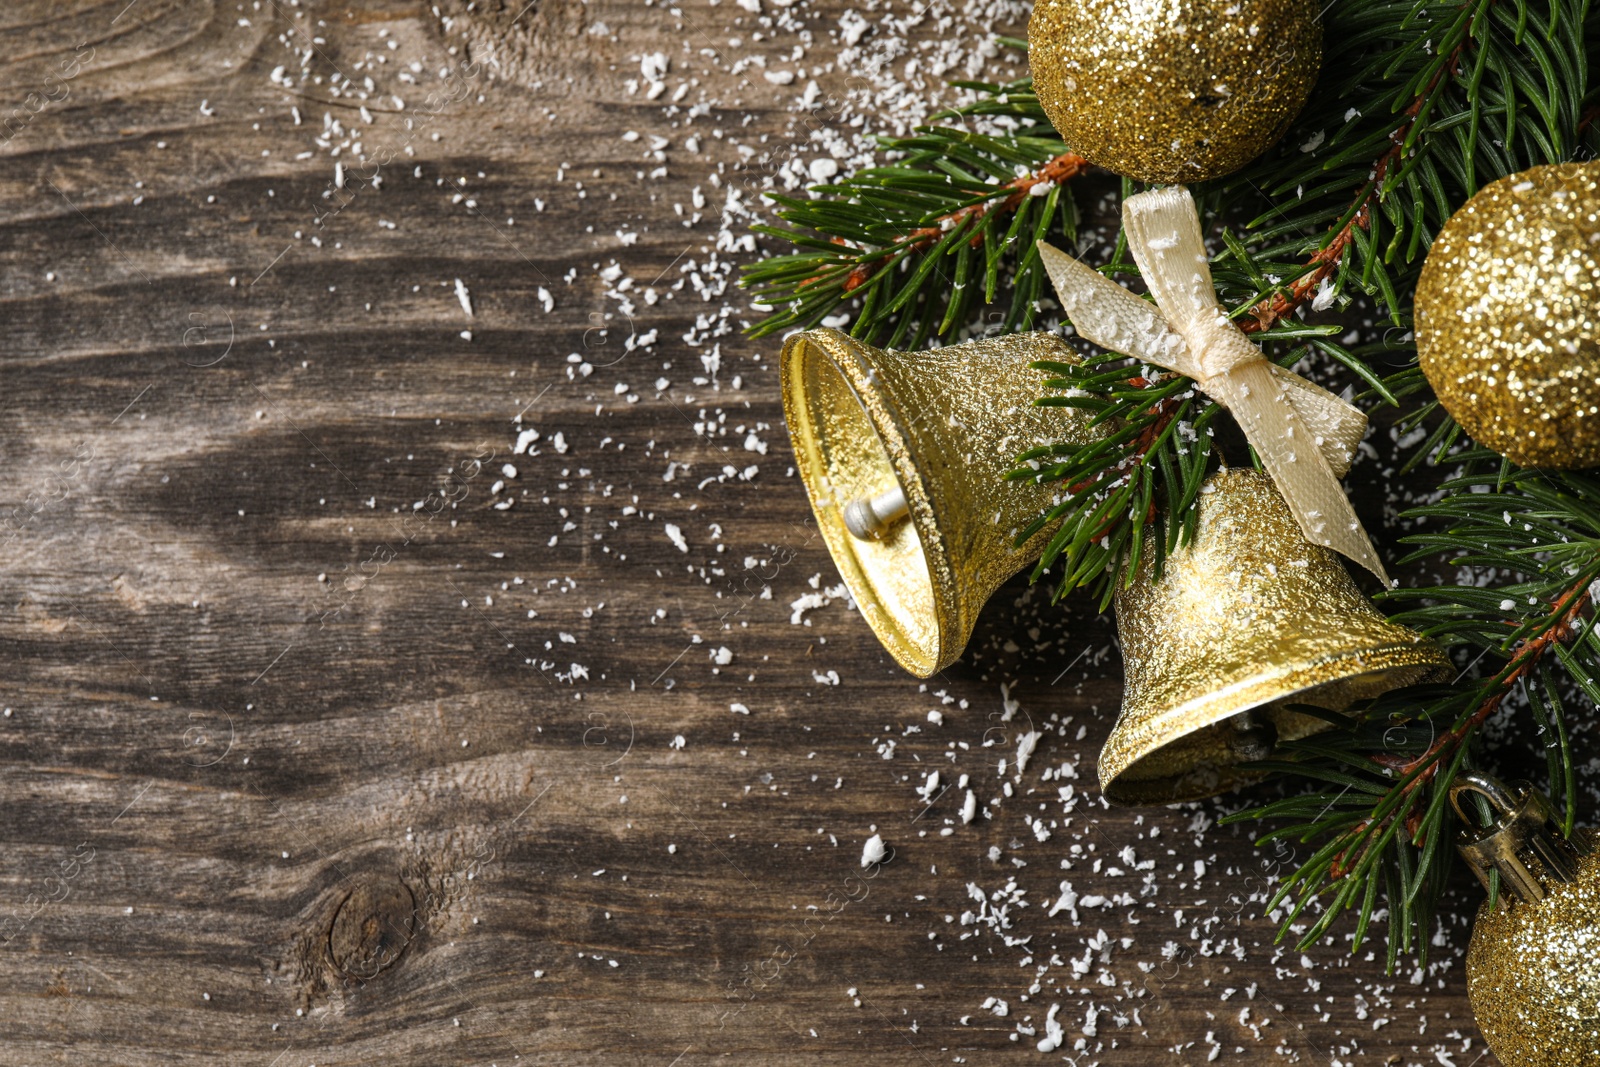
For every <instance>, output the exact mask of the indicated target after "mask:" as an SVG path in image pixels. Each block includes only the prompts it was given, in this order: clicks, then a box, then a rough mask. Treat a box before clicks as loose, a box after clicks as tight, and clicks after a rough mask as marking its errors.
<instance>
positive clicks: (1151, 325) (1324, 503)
mask: <svg viewBox="0 0 1600 1067" xmlns="http://www.w3.org/2000/svg"><path fill="white" fill-rule="evenodd" d="M1122 222H1123V226H1124V228H1125V229H1126V231H1127V234H1128V247H1129V248H1130V249H1131V250H1132V251H1133V258H1134V260H1135V261H1136V262H1137V263H1138V264H1139V271H1140V273H1141V274H1142V275H1143V276H1144V281H1145V284H1146V285H1147V286H1149V289H1150V293H1151V295H1152V296H1154V297H1155V305H1154V306H1152V305H1151V304H1150V303H1149V302H1148V301H1145V300H1142V299H1140V298H1139V297H1137V296H1135V295H1134V294H1132V293H1130V292H1128V290H1126V289H1124V288H1123V287H1122V286H1120V285H1118V284H1117V283H1116V282H1114V281H1112V280H1111V279H1109V278H1107V277H1106V276H1105V275H1103V274H1101V273H1100V272H1099V271H1096V270H1093V269H1091V268H1089V267H1087V266H1085V265H1084V264H1083V263H1081V262H1079V261H1078V260H1076V259H1074V258H1072V257H1071V256H1069V255H1067V254H1066V253H1065V252H1061V251H1059V250H1057V249H1055V248H1052V247H1051V246H1050V245H1047V244H1045V243H1044V242H1043V241H1041V242H1039V256H1040V259H1041V260H1043V262H1044V266H1045V270H1047V271H1048V272H1049V273H1050V281H1051V283H1052V284H1053V285H1054V286H1055V290H1056V295H1057V296H1058V298H1059V299H1060V301H1061V306H1062V308H1063V309H1064V310H1065V311H1066V313H1067V316H1068V317H1069V318H1070V319H1071V320H1072V325H1073V327H1074V328H1075V329H1076V330H1077V331H1078V333H1079V334H1081V335H1082V336H1083V337H1086V338H1088V339H1089V340H1090V341H1092V342H1093V343H1095V344H1097V345H1099V346H1100V347H1101V348H1105V349H1107V350H1109V351H1112V352H1121V353H1124V354H1126V355H1129V356H1132V357H1134V358H1135V359H1139V360H1142V361H1144V362H1145V363H1149V364H1153V365H1155V366H1158V367H1163V368H1165V369H1167V370H1170V371H1175V372H1176V373H1178V374H1182V375H1184V376H1185V377H1188V378H1193V379H1194V380H1195V384H1196V385H1198V386H1199V387H1200V389H1201V391H1202V392H1204V393H1205V394H1206V395H1207V396H1209V397H1211V399H1213V400H1215V401H1216V402H1217V403H1218V404H1221V405H1222V406H1223V407H1225V408H1227V409H1228V410H1229V411H1231V412H1232V413H1233V417H1234V418H1235V419H1237V420H1238V421H1239V426H1240V428H1241V429H1243V430H1244V434H1245V437H1246V438H1247V439H1249V441H1250V444H1251V445H1252V446H1253V447H1254V448H1255V450H1256V454H1257V455H1259V456H1260V457H1261V462H1262V465H1263V466H1265V467H1266V469H1267V473H1268V474H1269V475H1271V476H1272V481H1273V483H1274V484H1275V485H1276V486H1277V487H1278V491H1279V492H1280V493H1282V494H1283V497H1284V499H1285V500H1286V501H1288V503H1289V509H1290V510H1291V511H1292V512H1293V513H1294V517H1295V519H1296V521H1298V522H1299V524H1300V529H1301V530H1303V531H1304V532H1305V535H1306V538H1307V540H1310V541H1312V542H1314V543H1316V544H1319V545H1323V546H1325V547H1327V548H1331V549H1333V550H1334V551H1335V552H1339V553H1341V554H1343V555H1345V556H1348V557H1349V558H1350V559H1352V560H1354V561H1355V562H1357V563H1359V564H1361V565H1362V566H1363V567H1365V568H1367V570H1369V571H1371V572H1372V573H1373V574H1375V575H1377V576H1378V578H1379V579H1380V580H1381V581H1382V582H1383V584H1384V587H1385V588H1387V587H1388V585H1389V576H1388V575H1387V574H1385V573H1384V570H1383V563H1382V562H1381V561H1379V559H1378V555H1377V553H1376V552H1374V551H1373V549H1372V543H1371V542H1370V541H1369V540H1368V539H1367V533H1366V531H1365V530H1363V529H1362V528H1361V520H1360V519H1358V518H1357V517H1356V513H1355V510H1354V509H1353V508H1351V507H1350V500H1349V498H1348V497H1347V496H1345V493H1344V490H1343V489H1342V488H1341V487H1340V485H1339V479H1340V478H1341V477H1342V476H1343V475H1344V473H1345V471H1347V470H1349V469H1350V461H1351V459H1352V457H1353V456H1354V454H1355V448H1356V445H1357V444H1359V443H1360V441H1361V437H1362V435H1363V434H1364V433H1365V432H1366V429H1367V417H1366V416H1365V415H1363V414H1362V413H1361V411H1360V410H1358V409H1357V408H1355V407H1353V406H1352V405H1350V404H1348V403H1346V402H1345V401H1343V400H1340V399H1339V398H1338V397H1336V396H1334V395H1333V394H1332V393H1330V392H1328V390H1326V389H1324V388H1323V387H1322V386H1320V385H1317V384H1316V383H1314V382H1310V381H1307V380H1306V379H1305V378H1302V377H1301V376H1300V375H1298V374H1296V373H1294V372H1293V371H1289V370H1284V369H1283V368H1282V367H1279V366H1277V365H1276V364H1274V363H1272V362H1270V361H1268V359H1267V358H1266V356H1265V355H1264V354H1263V353H1262V351H1261V349H1260V348H1259V347H1258V346H1256V345H1255V344H1254V343H1253V342H1252V341H1251V340H1250V339H1249V338H1248V337H1247V336H1245V333H1244V331H1243V330H1241V329H1239V327H1237V326H1235V325H1234V324H1233V323H1232V322H1230V321H1229V319H1228V317H1227V315H1226V314H1224V313H1223V310H1222V308H1221V307H1219V306H1218V304H1217V293H1216V288H1215V286H1213V284H1212V282H1211V266H1210V263H1209V261H1208V259H1207V258H1206V249H1205V243H1204V241H1203V240H1202V239H1201V235H1200V216H1199V214H1198V213H1197V212H1196V211H1195V207H1194V198H1193V197H1191V196H1190V195H1189V190H1187V189H1185V188H1184V187H1183V186H1181V185H1176V186H1168V187H1166V188H1164V189H1152V190H1150V191H1149V192H1144V193H1138V194H1136V195H1134V196H1130V197H1128V199H1127V200H1126V201H1124V202H1123V205H1122Z"/></svg>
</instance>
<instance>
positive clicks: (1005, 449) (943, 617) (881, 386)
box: [779, 330, 1105, 678]
mask: <svg viewBox="0 0 1600 1067" xmlns="http://www.w3.org/2000/svg"><path fill="white" fill-rule="evenodd" d="M1077 359H1078V356H1077V354H1076V353H1075V352H1074V351H1073V350H1072V348H1071V347H1069V346H1068V345H1067V343H1066V342H1065V341H1063V340H1061V338H1059V337H1056V336H1054V335H1053V334H1049V333H1042V332H1041V333H1026V334H1014V335H1012V336H1009V337H997V338H992V339H987V340H981V341H969V342H967V343H966V344H959V345H950V346H947V347H945V348H937V349H934V350H933V351H931V352H896V351H893V350H890V349H880V348H874V347H873V346H871V345H868V344H865V343H863V342H861V341H858V340H856V339H854V338H852V337H849V336H847V335H845V334H843V333H840V332H839V331H838V330H810V331H807V332H805V333H801V334H796V335H795V336H794V337H792V338H790V339H789V341H788V343H787V344H785V345H784V346H783V356H782V359H781V361H780V371H779V374H780V377H781V379H782V382H783V413H784V420H785V421H786V422H787V423H788V426H789V436H790V439H791V440H792V441H793V443H794V458H795V466H797V467H798V468H799V470H800V477H801V480H802V481H804V482H805V486H806V492H807V493H808V494H809V495H810V497H811V510H812V511H813V513H814V514H815V515H816V517H817V528H818V529H819V530H820V531H821V533H822V537H823V540H824V541H826V542H827V545H828V551H829V552H830V553H831V554H832V555H833V561H834V563H835V564H836V565H837V566H838V568H839V574H840V576H841V577H843V578H844V581H845V584H846V585H847V586H848V587H849V589H850V594H851V596H852V597H854V598H855V602H856V606H857V607H858V608H859V609H860V610H861V614H862V616H863V617H864V618H865V619H866V621H867V624H868V625H869V626H871V627H872V630H873V632H874V633H875V634H877V636H878V640H880V641H881V642H883V645H884V647H885V648H887V649H888V650H889V653H890V654H891V655H892V656H894V658H895V659H896V660H897V661H898V662H899V663H900V665H901V666H902V667H904V668H905V669H906V670H908V671H910V672H911V673H912V674H915V675H917V676H918V677H919V678H927V677H929V676H931V675H932V674H934V673H935V672H936V671H940V670H943V669H944V668H945V667H948V666H949V665H950V664H951V663H953V662H955V660H956V658H957V657H958V656H960V655H961V650H962V649H963V648H965V647H966V644H967V639H968V638H969V637H971V636H972V627H973V624H974V623H976V622H977V619H978V611H979V609H980V608H982V607H983V605H984V602H985V601H986V600H988V599H989V596H990V595H991V594H992V593H993V592H994V591H995V590H996V589H997V588H999V586H1000V584H1001V583H1002V582H1004V581H1005V580H1006V579H1007V578H1009V577H1011V576H1012V575H1013V574H1015V573H1016V572H1017V571H1018V570H1020V569H1021V568H1022V567H1023V566H1024V565H1026V564H1028V563H1031V562H1032V561H1033V560H1035V559H1037V558H1038V556H1039V553H1040V551H1041V550H1042V549H1043V548H1044V542H1045V540H1046V539H1047V537H1048V530H1046V531H1042V532H1041V533H1040V534H1039V536H1037V537H1035V538H1033V539H1031V540H1030V541H1029V542H1028V543H1027V544H1026V545H1024V546H1022V547H1021V548H1014V547H1013V543H1014V541H1015V539H1016V536H1017V534H1018V533H1019V532H1020V531H1021V529H1022V528H1023V527H1024V526H1026V525H1027V524H1028V523H1029V522H1031V521H1032V520H1033V519H1035V518H1037V517H1038V516H1039V515H1040V514H1042V513H1043V512H1044V511H1045V510H1047V509H1048V508H1049V507H1050V506H1051V504H1052V503H1054V495H1055V493H1056V492H1057V489H1056V487H1055V486H1052V485H1039V484H1036V483H1030V482H1016V481H1007V480H1005V474H1006V472H1007V471H1009V470H1010V469H1012V467H1013V466H1014V465H1015V463H1016V457H1017V455H1018V454H1019V453H1021V452H1024V451H1026V450H1027V449H1030V448H1033V447H1036V446H1038V445H1043V444H1054V443H1058V442H1067V443H1077V444H1087V443H1088V442H1089V441H1091V440H1093V438H1094V437H1095V436H1096V435H1097V434H1099V433H1103V432H1105V431H1103V430H1096V431H1090V430H1089V429H1088V428H1087V427H1088V422H1089V420H1090V417H1091V416H1090V415H1089V413H1087V412H1083V411H1077V410H1070V409H1066V408H1041V407H1035V406H1034V403H1033V402H1034V400H1035V399H1037V397H1038V396H1039V390H1040V382H1041V380H1042V379H1041V378H1040V375H1039V372H1038V371H1037V370H1034V369H1033V368H1032V367H1030V366H1029V364H1030V363H1032V362H1033V361H1034V360H1054V361H1057V362H1076V361H1077Z"/></svg>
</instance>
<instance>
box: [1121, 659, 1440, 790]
mask: <svg viewBox="0 0 1600 1067" xmlns="http://www.w3.org/2000/svg"><path fill="white" fill-rule="evenodd" d="M1348 660H1360V661H1361V662H1362V663H1363V664H1365V665H1366V667H1365V669H1363V670H1360V671H1354V672H1352V673H1349V674H1344V675H1339V676H1337V677H1333V678H1330V677H1326V676H1324V675H1325V672H1326V671H1327V669H1328V668H1329V667H1330V666H1333V665H1335V664H1338V663H1340V662H1344V661H1348ZM1405 667H1428V668H1432V669H1431V670H1429V671H1428V672H1427V673H1425V674H1423V675H1421V676H1420V677H1418V678H1417V679H1416V680H1415V681H1413V682H1409V683H1407V684H1413V685H1414V684H1421V683H1423V682H1428V681H1435V680H1437V679H1438V678H1440V677H1441V676H1443V675H1445V674H1447V673H1448V672H1449V671H1451V670H1452V669H1453V664H1452V663H1451V661H1450V658H1449V656H1448V655H1447V654H1446V653H1445V651H1444V650H1443V649H1442V648H1440V647H1439V646H1438V645H1437V644H1435V643H1434V642H1432V641H1430V640H1428V639H1427V638H1415V639H1410V640H1406V641H1403V642H1401V641H1395V642H1391V643H1388V644H1384V645H1378V646H1377V647H1376V648H1364V649H1360V650H1352V651H1343V652H1337V653H1333V654H1331V655H1325V656H1318V657H1313V658H1311V659H1308V660H1301V661H1299V662H1296V663H1294V664H1290V665H1287V666H1284V667H1281V668H1278V669H1274V670H1268V671H1263V672H1258V673H1256V674H1253V675H1250V676H1249V677H1247V678H1244V679H1241V680H1240V681H1237V682H1233V683H1231V684H1229V685H1228V686H1226V687H1225V688H1222V689H1218V690H1214V691H1212V692H1208V693H1203V694H1201V695H1200V696H1197V697H1193V698H1191V699H1189V700H1186V701H1184V702H1183V703H1181V704H1177V705H1174V706H1173V707H1171V708H1167V709H1165V710H1163V711H1161V712H1159V713H1158V714H1156V715H1155V716H1153V717H1151V718H1148V719H1140V720H1139V726H1140V729H1141V731H1143V732H1145V733H1146V734H1147V735H1148V736H1150V737H1152V738H1153V737H1159V736H1161V735H1162V733H1163V730H1162V729H1161V728H1162V727H1163V726H1183V727H1185V728H1186V729H1185V730H1184V733H1185V734H1188V733H1193V732H1195V731H1197V730H1201V729H1204V728H1205V727H1208V726H1214V725H1216V724H1217V723H1219V722H1223V721H1224V720H1226V719H1228V718H1231V717H1232V716H1234V715H1238V714H1242V713H1244V712H1247V711H1252V710H1255V709H1257V708H1262V707H1265V706H1266V705H1269V704H1273V703H1276V702H1278V701H1286V700H1289V699H1290V698H1292V697H1294V696H1295V695H1297V694H1300V693H1305V692H1308V691H1310V690H1313V689H1317V688H1319V687H1321V686H1324V685H1327V684H1329V683H1331V682H1336V681H1343V682H1348V681H1353V680H1356V679H1359V678H1364V677H1366V676H1368V675H1373V674H1378V673H1380V672H1383V671H1391V670H1396V669H1401V668H1405ZM1291 679H1293V680H1296V681H1295V682H1293V683H1291V684H1287V685H1286V684H1285V682H1286V681H1288V680H1291ZM1241 695H1246V696H1245V699H1244V700H1241V699H1240V696H1241ZM1131 729H1132V727H1131V726H1130V724H1129V721H1128V719H1127V717H1126V716H1125V715H1124V714H1123V713H1121V712H1119V713H1118V716H1117V719H1116V722H1115V723H1114V724H1113V725H1112V728H1111V733H1110V735H1109V736H1108V737H1107V738H1106V742H1105V745H1104V747H1102V749H1101V750H1100V759H1099V764H1098V767H1097V768H1096V769H1097V773H1098V775H1099V779H1100V792H1101V794H1102V795H1103V796H1104V797H1105V798H1106V799H1107V800H1109V801H1111V802H1112V803H1116V804H1125V805H1148V804H1180V803H1184V802H1186V801H1190V800H1201V799H1204V798H1206V797H1209V796H1215V795H1217V794H1218V792H1219V791H1218V790H1216V789H1197V790H1196V791H1194V792H1193V793H1192V794H1191V793H1189V792H1185V791H1182V790H1179V791H1174V792H1173V793H1172V794H1171V796H1170V799H1163V800H1147V799H1135V798H1134V792H1135V790H1134V786H1133V783H1125V782H1122V778H1123V775H1125V774H1126V773H1127V772H1128V771H1129V770H1131V769H1132V768H1133V767H1135V766H1137V765H1138V763H1139V762H1140V761H1142V760H1144V759H1146V758H1148V757H1150V756H1152V755H1154V754H1155V753H1156V752H1158V751H1160V750H1161V749H1162V748H1164V747H1165V745H1166V744H1168V743H1170V742H1164V743H1160V744H1158V743H1154V742H1152V741H1147V742H1145V743H1143V744H1135V743H1134V742H1132V741H1131V740H1129V739H1128V738H1127V737H1126V735H1127V734H1128V733H1129V732H1130V730H1131ZM1119 742H1120V743H1119ZM1108 771H1109V773H1108ZM1248 780H1249V776H1243V777H1242V780H1241V781H1239V782H1237V783H1235V784H1234V785H1230V786H1228V787H1226V788H1224V789H1223V790H1221V792H1226V791H1227V790H1228V789H1231V788H1234V787H1235V786H1236V785H1240V784H1244V782H1245V781H1248ZM1168 781H1181V779H1150V780H1149V782H1148V784H1149V785H1150V786H1152V788H1151V789H1150V790H1149V791H1148V793H1146V794H1145V795H1149V794H1153V793H1156V792H1162V791H1161V790H1160V789H1159V788H1158V787H1159V786H1160V785H1161V784H1162V783H1164V782H1168ZM1119 783H1120V784H1119Z"/></svg>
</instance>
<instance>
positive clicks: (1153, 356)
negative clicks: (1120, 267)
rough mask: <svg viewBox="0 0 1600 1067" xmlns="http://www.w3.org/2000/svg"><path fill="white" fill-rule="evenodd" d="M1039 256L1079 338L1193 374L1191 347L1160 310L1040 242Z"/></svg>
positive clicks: (1154, 363)
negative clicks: (1168, 323)
mask: <svg viewBox="0 0 1600 1067" xmlns="http://www.w3.org/2000/svg"><path fill="white" fill-rule="evenodd" d="M1038 248H1039V260H1040V262H1041V263H1043V264H1044V269H1045V273H1047V274H1049V275H1050V284H1051V285H1052V286H1053V287H1054V288H1055V291H1056V299H1057V300H1059V301H1060V302H1061V309H1062V310H1063V311H1065V312H1066V313H1067V318H1068V319H1070V320H1071V321H1072V327H1073V329H1075V330H1077V331H1078V335H1079V336H1080V337H1083V338H1085V339H1086V340H1088V341H1090V342H1091V343H1093V344H1097V345H1099V346H1100V347H1101V348H1104V349H1106V350H1107V351H1109V352H1121V353H1123V354H1124V355H1129V356H1132V357H1133V358H1135V359H1138V360H1142V361H1143V362H1145V363H1149V364H1152V365H1154V366H1157V367H1161V368H1163V369H1165V370H1170V371H1175V372H1177V373H1178V374H1182V375H1185V376H1187V377H1191V378H1192V377H1194V374H1195V371H1196V369H1197V368H1196V366H1195V362H1194V359H1193V357H1192V356H1191V355H1190V354H1189V347H1188V345H1187V344H1186V343H1185V342H1184V339H1183V337H1182V336H1180V335H1179V334H1178V333H1177V332H1176V331H1174V330H1173V329H1172V327H1170V326H1168V325H1167V320H1166V319H1165V318H1164V317H1163V316H1162V314H1161V312H1160V310H1159V309H1158V308H1156V307H1154V306H1153V305H1151V304H1150V302H1149V301H1147V300H1143V299H1141V298H1140V297H1137V296H1135V295H1133V294H1132V293H1130V292H1128V290H1126V289H1124V288H1123V287H1122V286H1120V285H1118V284H1117V283H1116V282H1114V281H1112V280H1111V279H1110V278H1107V277H1106V276H1105V275H1104V274H1101V273H1100V272H1099V271H1097V270H1095V269H1094V268H1092V267H1090V266H1088V265H1087V264H1085V263H1083V262H1082V261H1081V260H1078V259H1074V258H1073V257H1072V256H1069V255H1067V254H1066V253H1065V252H1063V251H1061V250H1060V249H1058V248H1055V247H1053V246H1051V245H1048V244H1046V243H1045V242H1043V241H1040V242H1039V244H1038Z"/></svg>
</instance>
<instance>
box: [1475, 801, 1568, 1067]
mask: <svg viewBox="0 0 1600 1067" xmlns="http://www.w3.org/2000/svg"><path fill="white" fill-rule="evenodd" d="M1470 794H1476V795H1477V796H1478V797H1480V798H1482V800H1483V801H1484V802H1485V803H1486V804H1487V806H1488V807H1489V809H1490V811H1491V812H1492V813H1493V814H1492V819H1491V821H1490V824H1489V825H1488V826H1487V827H1481V825H1480V821H1479V820H1478V819H1476V818H1473V817H1471V816H1470V815H1469V814H1468V813H1467V812H1464V811H1463V810H1462V806H1461V802H1462V800H1463V799H1464V798H1466V797H1467V796H1468V795H1470ZM1450 802H1451V804H1452V805H1454V806H1455V809H1456V814H1457V816H1459V817H1460V819H1461V822H1462V824H1463V825H1464V826H1465V827H1466V828H1465V829H1463V830H1462V833H1461V839H1460V841H1459V843H1458V848H1459V849H1460V852H1461V855H1462V857H1463V858H1464V859H1465V860H1466V861H1467V865H1468V866H1469V867H1471V868H1472V870H1473V872H1474V873H1475V874H1477V876H1478V879H1479V881H1481V882H1482V883H1483V885H1484V888H1485V889H1490V888H1491V885H1492V882H1494V881H1498V883H1499V900H1498V901H1495V902H1493V906H1491V902H1490V901H1489V900H1485V901H1484V902H1483V905H1482V907H1480V908H1479V909H1478V917H1477V920H1476V921H1475V922H1474V923H1473V926H1472V942H1471V944H1469V945H1468V946H1467V996H1468V998H1469V999H1470V1000H1471V1002H1472V1014H1473V1015H1474V1016H1475V1017H1476V1019H1477V1021H1478V1029H1479V1030H1481V1031H1483V1036H1484V1040H1486V1041H1487V1042H1488V1043H1489V1047H1490V1048H1491V1049H1492V1050H1494V1054H1495V1055H1496V1056H1498V1057H1499V1058H1500V1062H1501V1063H1504V1064H1506V1065H1507V1067H1511V1065H1515V1067H1594V1065H1595V1064H1600V852H1597V850H1596V845H1597V844H1600V837H1597V835H1596V832H1595V831H1594V830H1579V831H1577V832H1576V833H1575V834H1574V835H1573V837H1572V838H1571V839H1570V840H1569V839H1567V838H1564V837H1562V836H1561V834H1560V831H1559V830H1558V829H1557V828H1556V826H1555V812H1554V810H1553V809H1552V807H1551V804H1550V801H1549V799H1548V798H1547V797H1545V795H1544V794H1543V793H1541V792H1539V791H1538V790H1537V789H1534V788H1533V787H1532V786H1531V785H1529V784H1528V783H1526V782H1515V783H1512V784H1511V785H1509V786H1508V785H1506V784H1505V783H1503V782H1501V781H1500V780H1499V779H1496V778H1493V777H1491V776H1489V775H1486V774H1482V773H1479V772H1476V771H1465V772H1462V774H1461V775H1460V776H1459V777H1458V778H1457V779H1456V781H1455V782H1453V783H1452V784H1451V787H1450ZM1492 875H1497V876H1498V877H1496V878H1492V877H1491V876H1492Z"/></svg>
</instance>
